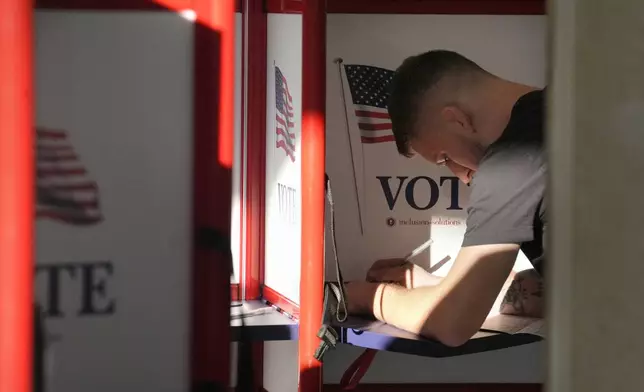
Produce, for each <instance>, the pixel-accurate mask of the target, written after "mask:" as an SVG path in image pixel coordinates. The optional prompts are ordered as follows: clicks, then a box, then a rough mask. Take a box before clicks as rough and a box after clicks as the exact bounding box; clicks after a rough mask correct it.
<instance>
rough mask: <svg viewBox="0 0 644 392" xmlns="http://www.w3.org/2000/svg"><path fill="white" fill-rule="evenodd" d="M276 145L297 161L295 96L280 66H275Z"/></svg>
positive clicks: (292, 159)
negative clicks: (294, 113) (294, 129)
mask: <svg viewBox="0 0 644 392" xmlns="http://www.w3.org/2000/svg"><path fill="white" fill-rule="evenodd" d="M275 109H276V110H275V135H276V141H275V147H276V148H281V149H283V150H284V152H285V154H286V156H288V157H289V158H290V160H291V161H293V162H294V161H295V148H296V142H295V132H293V127H294V126H295V122H294V118H293V117H294V115H293V97H292V96H291V92H290V90H289V87H288V82H287V80H286V77H285V76H284V75H283V74H282V71H281V70H280V69H279V67H277V66H275Z"/></svg>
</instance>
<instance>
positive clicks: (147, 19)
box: [35, 11, 241, 392]
mask: <svg viewBox="0 0 644 392" xmlns="http://www.w3.org/2000/svg"><path fill="white" fill-rule="evenodd" d="M240 20H241V18H240V16H239V14H238V15H237V24H238V36H240V27H239V25H240V23H239V22H240ZM35 29H36V32H35V48H36V49H35V64H36V65H35V82H36V83H35V86H36V90H35V97H36V117H35V125H36V127H37V129H38V141H37V143H38V144H37V148H38V157H39V160H38V203H39V204H38V206H37V208H38V219H37V222H36V239H37V248H36V273H35V285H36V300H37V301H38V303H39V304H40V305H41V306H42V308H43V312H44V316H45V328H46V334H47V339H48V343H47V347H46V353H45V361H46V363H45V388H46V391H47V392H84V391H89V390H91V391H94V392H113V391H116V390H120V391H140V390H149V391H158V392H160V391H168V392H175V391H181V390H185V389H186V388H187V387H188V371H189V367H188V366H189V334H190V330H189V325H190V324H189V320H190V318H189V309H190V268H191V248H192V237H191V231H192V228H191V216H192V162H193V154H192V147H193V145H192V141H193V107H192V102H193V23H192V21H190V20H188V19H186V18H184V17H182V16H180V15H179V14H176V13H171V12H67V11H65V12H47V11H39V12H36V18H35ZM240 56H241V49H240V45H239V43H238V45H237V57H238V61H237V68H238V69H239V67H240V65H241V62H240V61H239V58H240ZM239 74H240V72H238V75H239ZM240 85H241V83H240V82H238V83H237V89H236V100H237V101H238V104H237V109H236V110H237V115H236V117H237V119H236V127H237V130H236V132H235V134H236V135H237V138H236V140H235V163H234V168H233V172H234V173H233V174H234V181H235V184H234V199H233V203H234V204H233V217H232V219H233V222H232V223H233V224H232V233H231V237H232V241H233V254H234V256H235V273H234V276H233V278H232V280H233V282H238V281H239V276H240V269H239V260H238V258H239V252H238V250H239V247H240V245H239V230H240V228H239V219H240V216H239V214H240V209H239V206H238V204H239V200H238V199H239V188H240V186H239V184H240V174H239V164H238V163H239V156H240V142H239V140H238V139H239V136H240V135H241V132H240V131H239V130H240V121H239V119H240V115H239V109H240V106H241V104H240V101H241V97H240V94H241V89H240V88H239V86H240ZM235 197H236V199H235ZM65 200H67V201H68V203H67V204H65V203H64V201H65ZM56 201H57V203H56ZM61 203H63V204H61ZM235 245H236V246H235Z"/></svg>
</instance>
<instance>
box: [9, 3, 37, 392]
mask: <svg viewBox="0 0 644 392" xmlns="http://www.w3.org/2000/svg"><path fill="white" fill-rule="evenodd" d="M0 26H2V28H0V53H2V55H0V299H1V300H2V302H1V303H0V391H1V392H30V391H31V388H32V383H33V381H32V380H33V373H32V368H33V348H32V347H33V343H32V339H33V331H34V326H33V309H34V308H33V303H32V301H33V273H34V272H33V271H34V270H33V262H34V259H33V256H34V254H33V244H34V223H33V222H34V189H35V187H34V173H35V171H34V144H33V143H34V137H33V134H34V131H33V122H32V121H33V105H34V104H33V102H34V95H33V54H32V52H33V46H32V45H33V44H32V42H33V8H32V5H31V3H30V2H28V1H24V0H1V1H0Z"/></svg>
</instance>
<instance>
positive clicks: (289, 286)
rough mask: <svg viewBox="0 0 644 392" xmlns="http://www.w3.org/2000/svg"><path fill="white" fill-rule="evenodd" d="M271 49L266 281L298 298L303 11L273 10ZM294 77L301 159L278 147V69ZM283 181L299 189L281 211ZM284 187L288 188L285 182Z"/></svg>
mask: <svg viewBox="0 0 644 392" xmlns="http://www.w3.org/2000/svg"><path fill="white" fill-rule="evenodd" d="M267 40H268V55H267V59H268V60H267V63H268V64H267V71H266V72H267V89H266V92H267V93H266V97H267V99H266V223H265V224H266V226H265V227H266V238H265V252H266V253H265V264H264V282H265V284H266V285H267V286H268V287H270V288H272V289H274V290H276V291H277V292H279V293H280V294H282V295H284V296H286V297H287V298H289V299H290V300H292V301H294V302H295V303H299V297H300V249H301V245H300V238H301V197H302V195H301V186H300V184H301V180H300V173H301V162H302V155H301V152H300V151H301V149H300V145H301V144H300V143H301V134H302V133H301V125H302V16H301V15H293V14H269V15H268V37H267ZM275 66H277V67H279V68H280V70H281V71H282V73H283V74H284V76H285V77H286V79H287V81H288V88H289V91H290V93H291V95H292V99H293V110H294V123H295V126H294V133H295V135H296V136H295V137H296V151H295V162H292V161H291V160H290V158H288V157H287V156H286V154H285V152H284V150H283V149H281V148H277V147H276V131H275V126H276V124H275V123H276V120H275V69H274V67H275ZM278 184H282V185H285V186H287V187H289V188H291V189H293V190H294V191H295V198H294V200H293V202H294V207H295V208H294V211H292V213H291V214H290V215H288V216H285V215H284V214H280V200H279V197H280V195H284V194H283V193H282V194H280V191H279V188H278ZM282 189H284V188H282Z"/></svg>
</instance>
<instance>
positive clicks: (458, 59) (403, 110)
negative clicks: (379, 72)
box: [387, 50, 487, 157]
mask: <svg viewBox="0 0 644 392" xmlns="http://www.w3.org/2000/svg"><path fill="white" fill-rule="evenodd" d="M480 72H483V73H487V72H486V71H484V70H483V69H482V68H481V67H480V66H479V65H478V64H476V63H475V62H474V61H472V60H470V59H468V58H466V57H465V56H463V55H461V54H458V53H456V52H453V51H449V50H430V51H428V52H425V53H421V54H419V55H416V56H411V57H408V58H407V59H406V60H405V61H404V62H403V63H402V65H400V67H398V69H396V72H395V73H394V76H393V79H392V80H391V82H390V84H389V93H390V95H389V101H388V107H387V110H388V111H389V117H390V118H391V125H392V130H393V134H394V139H395V140H396V147H397V148H398V152H399V153H400V154H401V155H403V156H406V157H411V156H412V155H413V154H412V152H411V150H410V146H409V142H410V140H411V139H413V137H414V136H416V132H417V130H416V122H417V121H418V114H419V111H420V104H421V101H422V99H423V97H424V96H425V95H426V94H425V93H426V92H427V91H429V90H430V89H432V88H433V87H434V86H436V85H437V84H438V82H439V81H441V80H442V79H443V78H445V77H446V76H455V77H459V76H465V75H469V74H472V73H480Z"/></svg>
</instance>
